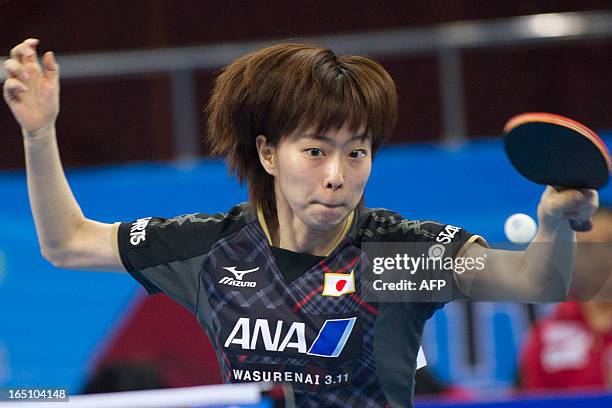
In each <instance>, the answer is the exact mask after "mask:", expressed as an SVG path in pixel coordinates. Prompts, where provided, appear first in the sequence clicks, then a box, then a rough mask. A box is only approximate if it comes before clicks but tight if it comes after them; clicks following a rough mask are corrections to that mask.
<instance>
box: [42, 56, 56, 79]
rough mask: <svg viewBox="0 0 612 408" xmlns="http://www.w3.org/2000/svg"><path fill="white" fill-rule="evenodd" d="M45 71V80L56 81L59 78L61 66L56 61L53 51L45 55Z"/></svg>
mask: <svg viewBox="0 0 612 408" xmlns="http://www.w3.org/2000/svg"><path fill="white" fill-rule="evenodd" d="M43 69H44V75H45V78H47V79H54V80H57V79H58V78H59V65H58V64H57V61H56V60H55V53H54V52H53V51H48V52H45V54H44V55H43Z"/></svg>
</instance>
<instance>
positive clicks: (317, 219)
mask: <svg viewBox="0 0 612 408" xmlns="http://www.w3.org/2000/svg"><path fill="white" fill-rule="evenodd" d="M347 215H348V214H347V211H346V208H338V209H330V210H322V211H316V212H315V213H314V214H311V216H310V217H308V218H310V220H311V221H312V224H311V225H310V227H311V228H313V229H317V230H331V229H333V228H335V227H336V226H338V224H340V223H341V222H343V221H344V220H345V219H346V216H347Z"/></svg>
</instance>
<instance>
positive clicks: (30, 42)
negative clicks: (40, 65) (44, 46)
mask: <svg viewBox="0 0 612 408" xmlns="http://www.w3.org/2000/svg"><path fill="white" fill-rule="evenodd" d="M39 42H40V40H39V39H38V38H28V39H26V40H25V41H24V43H26V44H28V45H31V46H32V47H34V48H36V47H37V46H38V43H39Z"/></svg>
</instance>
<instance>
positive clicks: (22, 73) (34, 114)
mask: <svg viewBox="0 0 612 408" xmlns="http://www.w3.org/2000/svg"><path fill="white" fill-rule="evenodd" d="M37 45H38V40H37V39H33V38H30V39H27V40H25V41H24V42H23V43H21V44H19V45H17V46H16V47H15V48H13V49H12V50H11V54H10V58H9V59H7V60H6V62H5V64H4V70H5V73H6V80H5V82H4V88H3V89H4V92H3V93H4V100H5V101H6V103H7V104H8V106H9V107H10V109H11V111H12V112H13V115H14V116H15V119H16V120H17V122H19V125H20V126H21V133H22V137H23V144H24V150H25V162H26V171H27V180H28V193H29V197H30V205H31V208H32V215H33V216H34V222H35V225H36V232H37V234H38V241H39V244H40V249H41V253H42V255H43V256H44V257H45V258H46V259H47V260H49V261H50V262H51V263H53V265H55V266H58V267H62V268H70V269H85V270H107V271H123V270H125V269H124V267H123V265H122V263H121V260H120V259H119V256H118V250H117V243H116V235H117V224H105V223H101V222H97V221H93V220H90V219H87V218H86V217H85V216H84V215H83V212H82V211H81V208H80V207H79V204H78V203H77V201H76V200H75V198H74V195H73V194H72V191H71V190H70V186H69V185H68V181H67V180H66V176H65V175H64V169H63V168H62V163H61V161H60V156H59V150H58V147H57V138H56V133H55V120H56V118H57V115H58V113H59V88H60V86H59V66H58V65H57V63H56V61H55V57H54V55H53V53H52V52H47V53H45V54H44V56H43V58H42V67H41V65H40V63H39V61H38V57H37V55H36V47H37Z"/></svg>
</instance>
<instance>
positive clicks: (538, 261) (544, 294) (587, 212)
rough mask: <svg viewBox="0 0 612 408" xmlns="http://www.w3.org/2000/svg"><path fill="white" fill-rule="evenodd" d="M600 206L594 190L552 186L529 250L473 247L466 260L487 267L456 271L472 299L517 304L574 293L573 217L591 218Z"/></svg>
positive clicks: (541, 206)
mask: <svg viewBox="0 0 612 408" xmlns="http://www.w3.org/2000/svg"><path fill="white" fill-rule="evenodd" d="M598 206H599V196H598V193H597V191H595V190H564V191H557V190H556V189H554V188H552V187H550V186H549V187H547V188H546V190H545V191H544V194H543V195H542V198H541V199H540V203H539V205H538V219H539V229H538V233H537V234H536V236H535V238H534V239H533V241H532V242H531V243H530V244H529V246H528V247H527V250H525V251H504V250H499V249H489V248H485V247H483V246H480V245H477V244H474V245H471V246H470V247H469V248H468V250H467V251H466V253H465V254H464V257H465V258H473V259H481V260H484V262H482V263H479V265H484V269H478V268H472V269H468V270H466V271H464V272H462V273H455V278H456V280H457V283H458V284H459V287H460V288H461V290H462V292H464V294H466V295H468V296H470V297H471V298H472V299H473V300H489V301H516V302H529V303H541V302H559V301H564V300H565V299H566V296H567V294H568V291H569V289H570V286H571V283H572V278H573V272H574V265H575V252H576V234H575V233H574V231H572V230H571V229H570V226H569V220H571V219H585V220H586V219H590V217H591V216H592V215H593V213H594V212H595V210H596V209H597V207H598Z"/></svg>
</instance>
